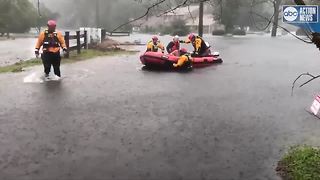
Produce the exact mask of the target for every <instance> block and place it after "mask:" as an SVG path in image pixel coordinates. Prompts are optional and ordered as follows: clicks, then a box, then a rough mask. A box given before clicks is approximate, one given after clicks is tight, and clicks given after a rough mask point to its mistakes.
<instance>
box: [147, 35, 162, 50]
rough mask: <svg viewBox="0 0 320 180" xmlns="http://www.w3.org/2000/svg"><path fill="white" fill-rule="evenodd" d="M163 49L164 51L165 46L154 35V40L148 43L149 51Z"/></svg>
mask: <svg viewBox="0 0 320 180" xmlns="http://www.w3.org/2000/svg"><path fill="white" fill-rule="evenodd" d="M159 49H160V50H161V52H162V53H164V46H163V45H162V44H161V43H160V41H159V39H158V37H157V36H153V37H152V40H151V41H149V42H148V44H147V52H148V51H152V52H158V50H159Z"/></svg>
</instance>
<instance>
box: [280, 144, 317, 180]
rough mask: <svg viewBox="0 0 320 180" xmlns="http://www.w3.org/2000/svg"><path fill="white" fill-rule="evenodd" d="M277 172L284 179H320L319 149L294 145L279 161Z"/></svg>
mask: <svg viewBox="0 0 320 180" xmlns="http://www.w3.org/2000/svg"><path fill="white" fill-rule="evenodd" d="M276 170H277V172H278V174H279V175H280V176H281V177H282V178H283V179H284V180H315V179H320V149H319V148H315V147H310V146H296V147H293V148H291V149H290V150H289V152H288V153H287V154H286V155H285V156H284V157H283V158H282V159H281V161H279V163H278V167H277V169H276Z"/></svg>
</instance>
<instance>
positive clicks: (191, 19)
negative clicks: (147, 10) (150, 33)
mask: <svg viewBox="0 0 320 180" xmlns="http://www.w3.org/2000/svg"><path fill="white" fill-rule="evenodd" d="M204 12H210V7H209V6H206V7H205V11H204ZM177 19H181V20H185V21H186V25H187V26H188V27H189V28H190V30H191V31H192V32H197V31H198V24H199V6H198V5H190V6H187V7H181V8H178V9H176V10H174V11H172V12H169V13H166V14H164V15H162V16H160V17H156V16H152V17H147V18H145V19H141V20H139V21H136V22H134V24H133V26H134V29H135V30H137V29H146V28H149V29H157V28H160V27H162V26H166V25H170V24H171V23H172V22H173V21H175V20H177ZM159 22H161V23H159ZM215 24H216V22H215V21H214V17H213V15H212V13H204V17H203V26H204V27H203V32H204V33H205V34H206V33H207V34H210V33H211V31H212V29H213V26H214V25H215Z"/></svg>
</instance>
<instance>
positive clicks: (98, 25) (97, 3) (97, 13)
mask: <svg viewBox="0 0 320 180" xmlns="http://www.w3.org/2000/svg"><path fill="white" fill-rule="evenodd" d="M99 1H100V0H96V27H97V28H99V27H100V2H99Z"/></svg>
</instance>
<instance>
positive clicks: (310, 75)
mask: <svg viewBox="0 0 320 180" xmlns="http://www.w3.org/2000/svg"><path fill="white" fill-rule="evenodd" d="M303 76H308V77H311V79H309V80H308V81H306V82H304V83H303V84H301V85H300V86H299V87H303V86H304V85H306V84H308V83H310V82H311V81H313V80H315V79H317V78H320V75H318V76H314V75H312V74H310V73H308V72H307V73H302V74H300V75H299V76H298V77H297V78H296V79H295V80H294V81H293V83H292V89H291V96H292V95H293V90H294V87H295V85H296V82H297V81H298V80H299V79H300V78H301V77H303Z"/></svg>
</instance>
